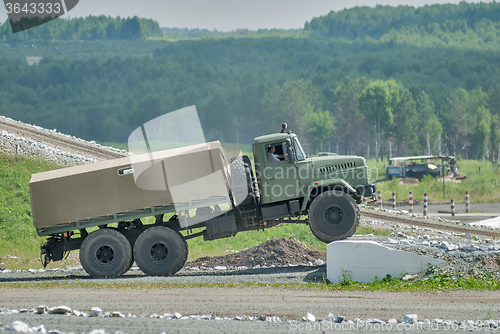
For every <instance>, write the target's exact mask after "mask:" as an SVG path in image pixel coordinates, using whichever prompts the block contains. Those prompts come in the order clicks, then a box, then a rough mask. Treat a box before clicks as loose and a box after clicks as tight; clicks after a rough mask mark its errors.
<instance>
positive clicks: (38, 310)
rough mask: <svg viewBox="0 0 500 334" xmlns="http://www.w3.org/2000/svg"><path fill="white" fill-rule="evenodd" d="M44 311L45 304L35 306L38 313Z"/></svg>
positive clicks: (45, 310)
mask: <svg viewBox="0 0 500 334" xmlns="http://www.w3.org/2000/svg"><path fill="white" fill-rule="evenodd" d="M45 312H47V306H45V305H40V306H38V307H37V308H36V313H38V314H44V313H45Z"/></svg>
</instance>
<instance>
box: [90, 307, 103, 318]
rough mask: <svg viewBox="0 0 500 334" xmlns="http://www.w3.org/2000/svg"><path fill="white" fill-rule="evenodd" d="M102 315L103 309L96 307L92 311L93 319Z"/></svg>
mask: <svg viewBox="0 0 500 334" xmlns="http://www.w3.org/2000/svg"><path fill="white" fill-rule="evenodd" d="M101 315H102V309H101V308H100V307H98V306H94V307H92V308H91V309H90V316H91V317H100V316H101Z"/></svg>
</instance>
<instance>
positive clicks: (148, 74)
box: [0, 2, 500, 160]
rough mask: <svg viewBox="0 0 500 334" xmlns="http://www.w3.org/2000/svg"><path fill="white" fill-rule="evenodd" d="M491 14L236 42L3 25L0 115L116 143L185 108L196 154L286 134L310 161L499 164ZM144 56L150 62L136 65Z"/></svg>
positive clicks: (495, 7) (412, 16)
mask: <svg viewBox="0 0 500 334" xmlns="http://www.w3.org/2000/svg"><path fill="white" fill-rule="evenodd" d="M499 13H500V4H497V3H495V2H493V3H488V4H484V3H480V4H468V3H465V2H462V3H460V4H459V5H432V6H424V7H420V8H413V7H408V6H399V7H389V6H377V7H375V8H368V7H355V8H352V9H346V10H343V11H339V12H330V13H328V14H326V15H325V16H323V17H319V18H314V19H312V20H311V21H310V22H306V23H305V25H304V29H303V30H293V31H283V30H259V31H253V32H249V34H248V35H247V36H236V35H234V34H233V33H222V32H219V31H213V32H210V31H203V30H199V29H198V30H194V31H192V32H190V31H189V30H186V29H181V28H160V27H159V25H158V23H157V22H154V21H152V20H149V19H140V18H137V17H134V18H110V17H104V16H99V17H92V16H90V17H86V18H78V19H76V18H73V19H70V20H67V19H64V20H63V19H61V20H59V19H58V20H53V21H51V22H49V23H46V24H44V25H42V26H40V27H36V28H33V29H30V30H27V31H24V32H20V33H16V34H12V32H10V27H9V26H8V24H9V23H8V22H6V23H4V24H3V25H2V26H1V27H0V39H2V43H3V44H2V46H0V58H2V59H1V62H0V114H1V115H5V116H8V117H12V118H14V119H18V120H21V121H24V122H28V123H32V124H37V125H40V126H43V127H47V128H51V129H52V128H56V129H58V130H59V131H61V132H65V133H68V134H71V135H75V136H78V137H82V138H85V139H89V140H96V141H99V142H126V141H127V138H128V135H129V134H130V132H131V131H132V130H133V129H135V128H136V127H137V126H140V125H141V124H142V123H144V122H147V121H149V120H151V119H153V118H155V117H157V116H159V115H162V114H164V113H167V112H170V111H173V110H176V109H179V108H183V107H186V106H190V105H196V107H197V110H198V113H199V115H200V119H201V122H202V125H203V128H204V131H205V137H206V139H207V140H214V139H218V140H221V141H223V142H229V143H236V142H238V143H245V144H248V143H251V142H252V139H253V138H254V137H256V136H258V135H262V134H267V133H271V132H275V131H278V130H280V125H281V123H282V122H287V123H288V124H289V127H290V129H292V130H293V131H294V132H296V133H298V134H299V135H300V137H301V138H302V141H304V142H305V144H306V146H307V149H308V151H309V153H311V154H315V153H317V152H319V151H331V152H337V153H339V154H358V155H362V156H365V157H372V158H373V157H376V158H377V160H378V159H381V158H383V157H385V158H387V157H388V156H395V155H406V154H449V155H456V156H458V157H460V158H463V159H490V160H498V157H499V116H500V66H499V64H500V53H499V52H498V51H500V50H499V49H500V43H499V42H500V15H497V14H499ZM169 36H172V37H175V39H172V40H173V41H172V42H166V40H168V38H169ZM179 37H181V38H180V39H179ZM174 40H175V41H174ZM37 43H38V45H42V47H40V46H39V47H38V48H37V49H36V50H35V49H29V52H30V53H29V54H30V55H38V56H40V57H43V59H42V60H41V61H40V63H39V65H34V66H28V65H27V64H26V60H25V58H24V56H15V55H16V52H14V51H15V50H13V48H17V49H18V50H19V51H18V52H17V53H18V54H19V55H21V54H23V55H24V54H27V53H26V52H27V50H28V49H24V48H23V46H25V45H26V44H37ZM131 43H132V44H131ZM134 45H135V46H136V47H135V48H134ZM144 45H148V48H145V49H148V50H149V49H151V50H152V51H151V52H149V51H148V52H149V53H148V54H142V55H137V54H136V53H134V52H135V51H136V50H135V49H136V48H138V47H140V48H143V47H144ZM106 46H109V47H106ZM77 48H78V50H79V51H78V52H74V54H71V50H76V49H77ZM55 49H57V50H55ZM59 49H61V50H59ZM63 49H64V50H63ZM83 49H84V50H86V52H85V53H84V54H82V53H81V50H83ZM111 50H112V51H111ZM69 54H71V55H69Z"/></svg>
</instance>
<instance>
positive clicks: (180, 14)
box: [0, 0, 490, 31]
mask: <svg viewBox="0 0 500 334" xmlns="http://www.w3.org/2000/svg"><path fill="white" fill-rule="evenodd" d="M459 2H460V1H459V0H452V1H450V0H448V1H442V0H437V1H436V0H434V1H432V0H376V1H375V0H337V1H335V0H246V1H243V0H135V1H133V0H80V2H79V3H78V5H77V6H76V7H75V8H74V9H73V10H71V11H70V12H69V13H67V14H66V16H68V15H69V16H70V17H77V16H88V15H102V14H104V15H106V16H108V15H109V16H112V17H116V16H121V17H132V16H134V15H137V16H139V17H142V18H151V19H153V20H155V21H158V22H159V24H160V26H161V27H170V28H174V27H175V28H190V29H193V28H200V29H209V30H214V29H217V30H222V31H232V30H236V29H238V28H247V29H250V30H257V29H296V28H303V27H304V23H305V22H306V21H310V20H311V19H312V18H313V17H318V16H322V15H326V14H328V13H329V12H330V11H332V10H333V11H339V10H342V9H344V8H351V7H355V6H370V7H374V6H376V5H390V6H398V5H409V6H414V7H420V6H424V5H426V4H436V3H441V4H443V3H454V4H458V3H459ZM468 2H479V1H468ZM483 2H490V1H483ZM6 19H7V14H6V12H5V11H0V20H1V21H0V22H4V21H5V20H6Z"/></svg>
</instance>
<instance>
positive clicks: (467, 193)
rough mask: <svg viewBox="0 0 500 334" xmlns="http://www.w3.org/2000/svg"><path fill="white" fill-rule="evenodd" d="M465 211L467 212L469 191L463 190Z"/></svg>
mask: <svg viewBox="0 0 500 334" xmlns="http://www.w3.org/2000/svg"><path fill="white" fill-rule="evenodd" d="M465 213H469V192H468V191H466V192H465Z"/></svg>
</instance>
